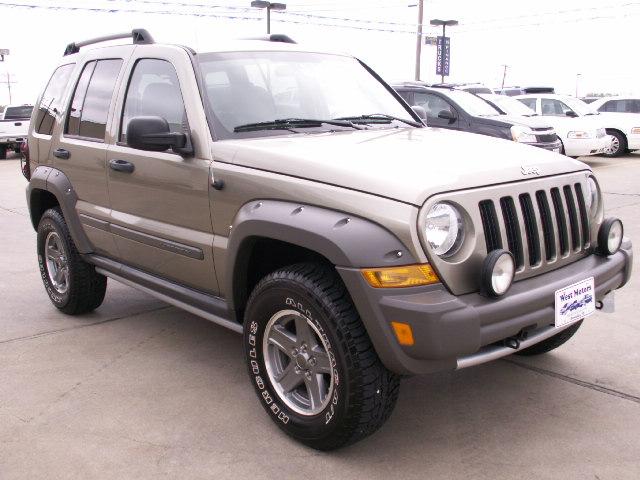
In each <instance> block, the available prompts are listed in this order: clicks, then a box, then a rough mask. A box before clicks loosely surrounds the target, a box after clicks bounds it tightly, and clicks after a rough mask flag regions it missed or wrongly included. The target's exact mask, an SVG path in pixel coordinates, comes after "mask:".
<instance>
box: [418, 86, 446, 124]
mask: <svg viewBox="0 0 640 480" xmlns="http://www.w3.org/2000/svg"><path fill="white" fill-rule="evenodd" d="M413 98H414V100H413V104H414V105H418V106H420V107H422V108H424V110H425V112H427V118H438V114H439V113H440V112H441V111H443V110H447V111H448V112H451V113H452V114H453V113H454V111H453V107H452V106H451V105H450V104H449V103H448V102H447V101H446V100H444V99H443V98H441V97H439V96H438V95H433V94H431V93H418V92H416V93H414V96H413Z"/></svg>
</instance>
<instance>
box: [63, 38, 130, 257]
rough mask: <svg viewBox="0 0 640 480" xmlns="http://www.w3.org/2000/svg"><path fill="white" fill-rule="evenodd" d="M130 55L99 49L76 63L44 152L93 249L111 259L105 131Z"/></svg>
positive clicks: (113, 251)
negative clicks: (66, 187) (66, 183)
mask: <svg viewBox="0 0 640 480" xmlns="http://www.w3.org/2000/svg"><path fill="white" fill-rule="evenodd" d="M131 51H132V48H131V47H125V48H117V47H116V48H110V49H99V50H96V51H94V52H90V53H89V54H88V55H87V56H86V57H85V58H84V61H83V62H80V63H79V65H78V69H79V70H78V71H79V74H78V75H76V76H75V77H74V79H75V83H74V86H73V90H72V94H71V96H70V99H69V100H68V102H67V108H66V110H65V111H66V115H65V117H64V118H63V119H62V122H61V125H60V128H59V130H58V131H57V133H56V136H55V139H54V142H53V144H52V147H51V151H50V158H51V159H52V161H53V166H54V167H55V168H57V169H59V170H61V171H62V172H63V173H64V174H65V175H66V176H67V177H68V178H69V180H70V181H71V184H72V185H73V188H74V189H75V191H76V194H77V195H78V202H77V204H76V210H77V212H78V214H79V217H80V222H81V224H82V226H83V229H84V231H85V232H86V233H87V236H88V237H89V241H90V242H91V244H92V246H93V248H94V250H95V251H96V252H98V253H102V254H105V255H108V256H111V257H115V256H117V249H116V246H115V243H114V242H113V239H112V236H111V234H110V233H109V231H108V227H107V224H108V221H109V217H110V208H109V192H108V189H107V175H106V156H107V142H106V132H107V125H108V123H109V121H110V119H111V116H112V114H113V105H114V99H115V92H116V91H117V87H118V85H119V83H120V81H121V79H122V75H123V71H124V69H123V66H124V63H125V58H126V57H127V56H129V55H130V54H131ZM98 54H100V57H98ZM60 130H61V131H60Z"/></svg>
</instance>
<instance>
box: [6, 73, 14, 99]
mask: <svg viewBox="0 0 640 480" xmlns="http://www.w3.org/2000/svg"><path fill="white" fill-rule="evenodd" d="M11 83H13V82H11V79H10V78H9V71H8V70H7V90H9V105H11V104H12V103H13V101H12V100H11Z"/></svg>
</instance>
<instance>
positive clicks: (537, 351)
mask: <svg viewBox="0 0 640 480" xmlns="http://www.w3.org/2000/svg"><path fill="white" fill-rule="evenodd" d="M580 325H582V320H580V321H579V322H577V323H575V324H574V325H571V326H570V327H569V328H566V329H565V330H563V331H561V332H560V333H559V334H557V335H554V336H553V337H550V338H547V339H546V340H543V341H542V342H540V343H536V344H535V345H531V346H530V347H529V348H525V349H523V350H519V351H517V352H515V354H516V355H522V356H525V357H529V356H533V355H541V354H543V353H547V352H550V351H551V350H555V349H556V348H558V347H559V346H561V345H564V344H565V343H567V342H568V341H569V339H570V338H571V337H573V335H574V334H575V333H576V332H577V331H578V329H579V328H580Z"/></svg>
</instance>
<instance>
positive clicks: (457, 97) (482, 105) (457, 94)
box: [438, 89, 500, 117]
mask: <svg viewBox="0 0 640 480" xmlns="http://www.w3.org/2000/svg"><path fill="white" fill-rule="evenodd" d="M438 91H441V92H442V94H443V95H446V96H447V97H449V98H450V99H451V100H453V101H454V102H456V103H457V104H458V105H460V108H462V109H463V110H465V111H466V112H467V113H469V114H470V115H473V116H475V117H490V116H493V115H500V112H499V111H498V110H496V109H495V108H493V107H492V106H491V105H489V104H488V103H487V102H485V101H484V100H483V99H482V98H480V97H477V96H476V95H474V94H472V93H469V92H464V91H462V90H445V89H442V90H438Z"/></svg>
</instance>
